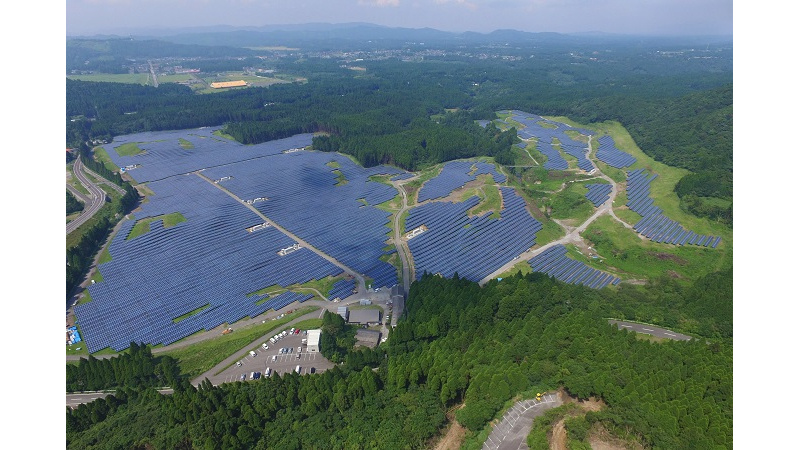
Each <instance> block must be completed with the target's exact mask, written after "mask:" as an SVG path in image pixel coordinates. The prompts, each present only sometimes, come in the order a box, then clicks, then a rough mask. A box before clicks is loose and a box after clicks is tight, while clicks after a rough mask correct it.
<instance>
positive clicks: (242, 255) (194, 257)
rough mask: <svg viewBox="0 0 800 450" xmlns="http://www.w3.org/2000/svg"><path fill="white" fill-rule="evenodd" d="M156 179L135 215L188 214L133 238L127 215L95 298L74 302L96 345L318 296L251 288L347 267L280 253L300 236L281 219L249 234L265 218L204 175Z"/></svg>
mask: <svg viewBox="0 0 800 450" xmlns="http://www.w3.org/2000/svg"><path fill="white" fill-rule="evenodd" d="M148 186H149V187H150V188H151V189H152V190H153V192H154V193H155V195H153V196H151V197H150V201H149V202H147V203H145V204H143V205H142V210H141V212H136V213H135V214H136V216H137V218H139V219H142V218H146V217H157V216H160V215H163V214H169V213H174V212H179V213H181V214H182V215H183V216H184V217H185V219H186V221H185V222H181V223H178V224H176V225H174V226H171V227H168V228H164V226H163V222H162V221H161V220H156V221H154V222H153V223H151V224H150V231H148V232H146V233H144V234H142V235H139V236H136V237H134V238H132V239H126V238H127V236H128V235H129V234H130V232H131V230H132V229H133V226H134V224H135V221H132V220H131V221H125V222H123V223H122V227H121V230H120V231H119V233H117V235H116V236H115V237H114V239H113V240H112V242H111V244H110V246H109V253H110V255H111V258H112V259H111V261H110V262H107V263H104V264H101V265H100V266H99V269H100V272H101V274H102V275H103V281H100V282H98V283H95V284H92V285H90V286H89V287H88V290H89V293H90V295H91V297H92V301H91V302H89V303H85V304H81V305H77V306H76V307H75V316H76V317H77V319H78V323H79V324H80V326H81V330H82V332H83V333H84V335H85V337H86V343H87V348H88V350H89V351H90V352H95V351H98V350H101V349H103V348H106V347H111V348H113V349H114V350H117V351H120V350H124V349H125V348H127V347H128V346H129V344H130V342H131V341H135V342H143V343H146V344H153V345H156V344H164V345H168V344H171V343H173V342H175V341H178V340H180V339H182V338H183V337H186V336H188V335H191V334H193V333H195V332H197V331H200V330H209V329H212V328H214V327H216V326H218V325H221V324H223V323H233V322H236V321H237V320H240V319H242V318H245V317H254V316H257V315H259V314H261V313H263V312H265V311H267V310H269V309H279V308H281V307H283V306H285V305H288V304H289V303H292V302H294V301H305V300H306V299H308V298H310V297H311V296H307V295H300V294H293V293H286V294H282V295H279V296H276V297H273V298H270V297H269V296H267V295H250V296H248V294H251V293H253V292H255V291H258V290H259V289H262V288H264V287H266V286H271V285H276V284H277V285H282V286H288V285H291V284H295V283H305V282H308V281H310V280H313V279H321V278H324V277H327V276H330V275H338V274H340V273H341V272H342V269H340V268H339V267H336V266H335V265H333V264H331V263H330V262H328V261H326V260H325V259H323V258H321V257H320V256H318V255H316V254H315V253H313V252H311V251H310V250H308V249H301V250H299V251H296V252H293V253H291V254H288V255H286V256H279V255H278V254H277V251H278V250H279V249H281V248H285V247H288V246H290V245H292V244H294V241H293V240H292V239H291V238H289V237H288V236H286V235H284V234H283V233H281V232H279V231H278V230H277V229H275V228H274V227H267V228H262V229H260V230H258V231H254V232H252V233H248V232H247V231H246V228H247V227H250V226H252V225H255V224H258V223H261V222H263V221H262V219H261V218H259V217H258V216H257V215H256V214H255V213H254V212H252V211H250V210H249V209H248V208H247V207H245V206H243V205H241V204H239V203H238V202H236V201H235V200H234V199H232V198H231V197H229V196H228V195H226V194H225V193H224V192H222V191H220V190H219V189H217V188H216V187H214V186H213V185H211V184H209V183H208V182H206V181H204V180H202V179H201V178H200V177H197V176H194V175H188V176H180V177H170V178H168V179H166V180H163V181H157V182H152V183H150V184H149V185H148ZM203 307H205V308H203ZM198 309H201V310H200V311H199V312H198V313H196V314H194V315H190V316H189V317H187V318H185V319H183V320H180V321H178V322H177V323H176V322H173V319H177V318H179V317H181V316H182V315H185V314H187V313H190V312H192V311H195V310H198Z"/></svg>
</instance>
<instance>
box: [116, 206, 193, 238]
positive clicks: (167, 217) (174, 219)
mask: <svg viewBox="0 0 800 450" xmlns="http://www.w3.org/2000/svg"><path fill="white" fill-rule="evenodd" d="M159 219H161V221H162V223H163V224H164V228H169V227H174V226H175V225H177V224H179V223H181V222H186V218H185V217H184V216H183V214H181V213H179V212H174V213H170V214H164V215H161V216H155V217H148V218H146V219H142V220H137V221H136V225H134V226H133V228H132V229H131V232H130V233H129V234H128V237H126V238H125V239H126V240H131V239H134V238H136V237H139V236H141V235H143V234H145V233H147V232H148V231H150V224H151V223H152V222H154V221H156V220H159Z"/></svg>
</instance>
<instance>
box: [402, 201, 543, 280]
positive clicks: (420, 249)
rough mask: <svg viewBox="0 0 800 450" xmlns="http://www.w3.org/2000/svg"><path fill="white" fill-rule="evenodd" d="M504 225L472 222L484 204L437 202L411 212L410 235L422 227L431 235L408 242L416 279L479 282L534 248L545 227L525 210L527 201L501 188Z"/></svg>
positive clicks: (490, 221) (492, 221)
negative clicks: (474, 210) (472, 213)
mask: <svg viewBox="0 0 800 450" xmlns="http://www.w3.org/2000/svg"><path fill="white" fill-rule="evenodd" d="M500 192H501V195H502V198H503V209H502V210H501V212H500V218H499V219H492V218H489V216H490V215H491V213H490V212H486V213H484V214H482V215H480V216H473V217H469V215H468V211H469V210H470V209H471V208H473V207H474V206H476V205H477V204H478V203H479V202H480V201H479V199H478V197H471V198H469V199H467V200H466V201H464V202H461V203H449V202H432V203H428V204H425V205H422V206H419V207H416V208H413V209H411V210H410V213H409V216H408V218H407V220H406V229H405V232H408V231H411V230H413V229H415V228H418V227H420V226H422V225H425V226H426V227H427V231H425V232H423V233H422V234H420V235H418V236H416V237H414V238H412V239H411V240H409V241H408V246H409V249H410V250H411V253H412V255H413V258H414V265H415V267H416V274H417V277H418V278H419V277H421V276H422V274H423V273H424V272H428V273H438V274H441V275H442V276H446V277H450V276H452V275H453V274H454V273H456V272H458V274H459V276H460V277H462V278H467V279H469V280H473V281H478V280H481V279H482V278H483V277H485V276H487V275H489V274H490V273H492V272H493V271H495V270H497V269H499V268H500V267H502V265H503V264H505V263H506V262H508V261H510V260H512V259H513V258H514V257H516V256H518V255H519V254H521V253H522V252H524V251H525V250H527V249H528V248H529V247H531V246H533V245H534V244H535V239H536V233H537V232H538V231H539V230H541V228H542V224H541V223H540V222H539V221H538V220H536V219H534V218H533V217H532V216H531V215H530V213H528V211H527V210H526V209H525V200H523V199H522V198H521V197H520V196H519V195H517V194H516V192H514V190H513V189H512V188H506V187H502V188H500Z"/></svg>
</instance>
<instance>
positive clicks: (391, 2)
mask: <svg viewBox="0 0 800 450" xmlns="http://www.w3.org/2000/svg"><path fill="white" fill-rule="evenodd" d="M358 4H359V5H369V6H400V0H358Z"/></svg>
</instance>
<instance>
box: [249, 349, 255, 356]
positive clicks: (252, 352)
mask: <svg viewBox="0 0 800 450" xmlns="http://www.w3.org/2000/svg"><path fill="white" fill-rule="evenodd" d="M250 356H252V357H253V358H255V357H256V352H254V351H252V350H250Z"/></svg>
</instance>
